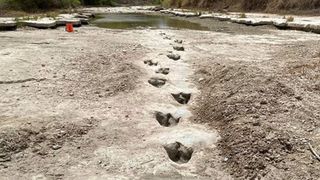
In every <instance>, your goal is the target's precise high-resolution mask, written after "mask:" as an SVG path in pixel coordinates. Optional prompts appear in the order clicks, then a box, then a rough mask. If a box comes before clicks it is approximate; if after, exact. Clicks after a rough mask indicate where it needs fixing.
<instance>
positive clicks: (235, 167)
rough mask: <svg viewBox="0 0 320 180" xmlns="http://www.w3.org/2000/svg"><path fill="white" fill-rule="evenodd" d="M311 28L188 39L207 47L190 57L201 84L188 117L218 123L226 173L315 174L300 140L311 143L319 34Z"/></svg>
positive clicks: (274, 176) (301, 176) (268, 176)
mask: <svg viewBox="0 0 320 180" xmlns="http://www.w3.org/2000/svg"><path fill="white" fill-rule="evenodd" d="M310 36H311V37H310ZM312 36H314V35H310V34H306V33H302V34H300V33H297V32H294V31H291V32H281V31H272V33H271V34H269V35H266V34H264V35H259V36H255V35H245V36H241V35H233V36H226V35H225V34H219V35H218V34H217V35H216V36H215V37H211V38H206V40H202V41H200V42H199V41H193V42H192V43H194V44H195V47H197V48H199V51H200V52H202V53H204V54H206V53H209V54H210V55H207V56H208V57H207V58H201V60H200V59H198V60H197V61H196V62H195V66H196V68H197V69H198V70H197V72H196V78H195V80H197V81H199V86H200V87H201V92H202V96H201V98H199V99H198V105H199V107H198V108H197V109H196V113H197V116H196V118H195V121H196V122H201V123H208V124H210V125H211V126H213V127H215V128H218V129H220V133H221V134H222V140H221V141H220V144H219V148H220V150H221V151H222V152H223V155H224V156H225V167H226V168H228V169H229V170H230V172H231V174H233V175H234V177H237V178H241V179H242V178H243V179H247V178H256V177H259V178H261V177H264V178H266V179H287V178H289V179H305V178H311V179H313V178H317V177H318V176H319V173H318V172H319V168H318V166H317V165H315V164H317V163H318V161H317V160H316V159H315V158H314V157H313V155H312V154H311V152H310V150H309V148H308V145H307V142H311V144H312V145H313V146H315V147H319V143H318V137H319V129H318V126H319V118H320V114H319V111H318V109H319V108H320V99H319V97H320V96H319V95H320V92H319V83H320V82H319V73H320V71H319V70H320V69H319V65H320V64H319V63H320V57H319V49H318V48H317V47H318V46H319V41H318V40H316V41H314V40H313V39H312ZM194 37H195V38H199V39H200V37H199V36H194ZM294 37H295V38H298V40H295V39H294ZM299 37H300V38H299ZM314 38H319V36H315V37H314ZM208 42H212V43H209V44H208ZM210 50H213V51H210Z"/></svg>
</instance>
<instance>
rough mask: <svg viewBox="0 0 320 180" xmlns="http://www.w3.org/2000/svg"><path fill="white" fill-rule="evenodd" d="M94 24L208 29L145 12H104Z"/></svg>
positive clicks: (104, 26) (131, 27)
mask: <svg viewBox="0 0 320 180" xmlns="http://www.w3.org/2000/svg"><path fill="white" fill-rule="evenodd" d="M92 23H93V24H94V25H96V26H98V27H103V28H110V29H136V28H153V29H193V30H207V27H203V26H201V25H200V24H198V23H193V22H189V21H186V20H179V19H174V18H171V17H168V16H157V15H145V14H103V15H100V16H99V17H98V18H97V19H96V20H94V21H93V22H92Z"/></svg>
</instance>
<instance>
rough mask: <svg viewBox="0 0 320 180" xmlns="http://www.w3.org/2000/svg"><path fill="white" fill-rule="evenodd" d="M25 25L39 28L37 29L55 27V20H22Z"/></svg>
mask: <svg viewBox="0 0 320 180" xmlns="http://www.w3.org/2000/svg"><path fill="white" fill-rule="evenodd" d="M23 23H24V24H25V25H26V26H29V27H34V28H39V29H48V28H56V27H57V22H56V21H55V20H30V21H23Z"/></svg>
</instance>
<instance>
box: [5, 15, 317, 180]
mask: <svg viewBox="0 0 320 180" xmlns="http://www.w3.org/2000/svg"><path fill="white" fill-rule="evenodd" d="M191 21H197V22H198V23H203V24H208V26H211V27H212V28H214V27H216V28H217V31H196V30H170V29H162V30H159V29H141V30H110V29H102V28H98V27H90V26H88V27H81V28H78V29H77V31H76V32H75V33H66V32H65V31H64V29H63V28H58V29H54V30H34V29H29V30H27V29H20V30H18V31H15V32H0V37H1V38H0V47H1V48H0V54H1V56H0V68H1V69H3V71H1V72H0V82H1V83H0V92H1V93H0V118H1V121H0V134H1V137H0V144H1V146H0V173H1V175H2V177H1V178H4V179H6V178H7V179H30V178H33V179H37V178H47V179H107V178H114V179H157V178H158V179H161V178H162V179H173V178H182V179H195V178H200V179H233V178H236V179H238V178H239V179H241V178H242V179H244V178H255V177H264V178H266V179H286V178H288V177H290V179H307V178H309V179H312V178H314V179H315V178H317V177H318V176H319V168H318V167H319V166H317V163H318V161H317V160H315V159H314V156H313V155H312V154H311V152H310V151H309V149H308V146H307V144H306V143H307V142H311V144H312V146H314V147H315V148H316V147H319V146H320V144H319V143H317V142H318V141H319V139H318V138H319V130H318V129H317V127H318V124H319V122H318V121H319V118H320V114H319V111H318V109H320V94H319V83H320V82H319V79H320V78H319V74H320V72H319V66H320V64H319V63H320V55H319V54H320V51H319V49H318V48H317V47H319V43H318V42H319V39H320V36H319V35H317V34H312V33H305V32H297V31H279V30H275V29H273V28H269V27H260V28H256V27H246V26H242V25H238V24H230V23H226V22H217V21H213V20H210V21H209V20H207V19H203V20H195V19H193V18H192V19H191ZM240 26H242V27H240ZM220 27H221V28H220ZM181 40H182V41H181ZM173 47H175V48H173ZM181 47H183V49H184V51H181V50H182V48H181ZM178 50H179V51H178ZM168 54H177V55H179V56H180V58H177V57H178V56H175V58H173V59H172V58H171V59H170V58H169V57H174V56H169V57H168V56H167V55H168ZM35 162H37V163H35Z"/></svg>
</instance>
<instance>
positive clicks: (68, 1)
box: [0, 0, 81, 11]
mask: <svg viewBox="0 0 320 180" xmlns="http://www.w3.org/2000/svg"><path fill="white" fill-rule="evenodd" d="M80 4H81V3H80V0H0V6H3V7H5V8H9V9H14V10H23V11H34V10H47V9H55V8H69V7H76V6H79V5H80Z"/></svg>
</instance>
